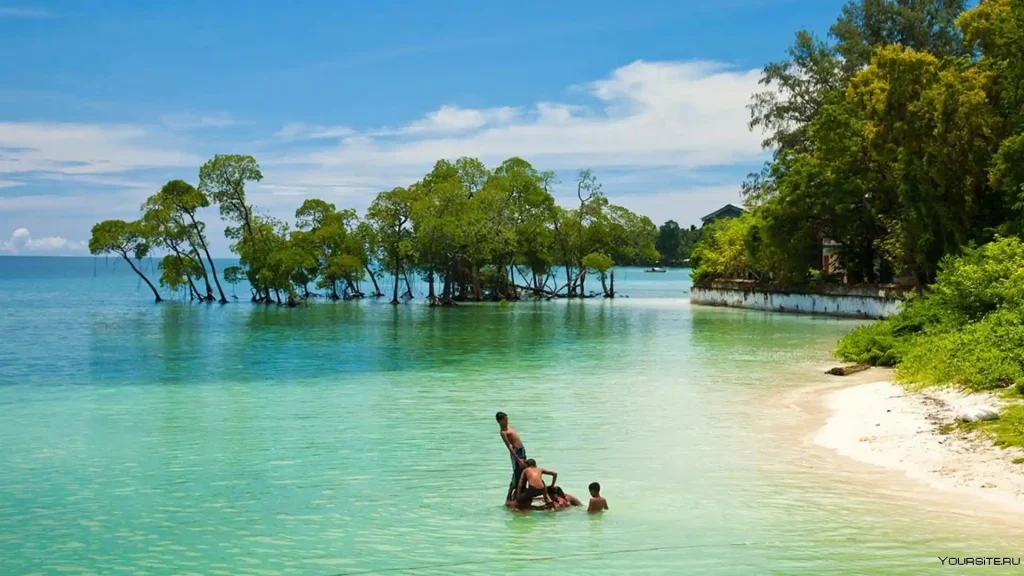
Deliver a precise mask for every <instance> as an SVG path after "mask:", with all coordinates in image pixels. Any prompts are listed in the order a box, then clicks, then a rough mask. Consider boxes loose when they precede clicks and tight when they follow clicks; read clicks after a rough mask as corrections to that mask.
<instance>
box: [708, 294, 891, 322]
mask: <svg viewBox="0 0 1024 576" xmlns="http://www.w3.org/2000/svg"><path fill="white" fill-rule="evenodd" d="M690 302H691V303H692V304H700V305H704V306H726V307H729V308H749V309H752V310H765V311H768V312H792V313H797V314H820V315H823V316H842V317H848V318H885V317H887V316H890V315H892V314H895V313H896V312H897V311H899V309H900V304H902V301H900V300H898V299H895V298H878V297H872V296H853V295H830V294H787V293H782V292H758V291H753V290H727V289H721V288H697V287H694V288H692V289H691V290H690Z"/></svg>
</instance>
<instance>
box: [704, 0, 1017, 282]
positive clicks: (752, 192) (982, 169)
mask: <svg viewBox="0 0 1024 576" xmlns="http://www.w3.org/2000/svg"><path fill="white" fill-rule="evenodd" d="M967 4H968V2H967V1H966V0H855V1H852V2H849V3H848V4H847V5H846V6H845V7H844V8H843V9H842V13H841V14H840V16H839V18H838V20H837V21H836V22H835V24H834V25H833V26H832V27H831V29H830V32H829V34H828V37H827V38H824V39H822V38H817V37H815V36H814V35H813V34H811V33H808V32H806V31H801V32H799V33H798V34H797V36H796V42H795V43H794V44H793V45H792V47H791V48H790V49H789V58H788V59H787V60H785V61H782V62H776V63H771V64H769V65H767V66H766V67H765V69H764V74H763V76H762V79H761V84H762V85H763V86H765V91H764V92H761V93H758V94H755V95H754V96H753V100H752V104H751V107H750V108H751V112H752V120H751V126H752V128H755V129H759V130H764V131H765V134H766V139H765V141H764V145H765V146H766V147H767V148H770V149H772V151H773V157H772V160H771V161H770V162H768V163H767V164H766V165H765V167H764V169H763V170H762V171H761V172H760V173H757V174H753V175H751V177H750V178H749V179H748V180H747V182H746V183H745V185H744V189H743V192H744V194H745V199H746V200H745V201H746V205H747V208H748V209H749V210H750V212H749V214H747V215H745V216H743V217H741V218H738V219H734V220H729V221H723V222H719V223H716V224H715V225H714V226H713V227H712V231H710V232H708V233H706V234H705V239H704V241H703V242H702V243H701V244H700V245H699V246H698V248H697V249H696V250H695V254H694V256H695V258H694V262H695V263H696V264H697V268H696V270H695V280H696V281H697V282H707V281H709V280H712V279H714V278H722V277H732V278H736V277H750V278H753V279H756V280H764V281H767V280H771V281H775V282H779V283H784V284H801V283H807V282H812V281H814V280H816V279H820V278H822V277H823V276H822V272H826V273H827V272H828V270H824V271H823V270H822V268H823V266H822V250H821V247H822V243H823V241H826V240H831V241H832V243H834V244H836V245H839V248H838V258H839V263H840V268H841V269H842V270H843V272H844V274H845V275H846V279H847V281H849V282H866V283H873V282H888V281H892V280H893V279H894V278H895V279H900V280H905V281H907V282H909V283H912V284H916V285H917V286H924V285H927V284H929V283H932V282H934V281H935V278H936V272H937V270H938V269H939V263H940V262H941V261H942V259H943V257H945V256H946V255H949V254H956V253H959V251H960V250H961V249H962V247H965V246H968V245H971V244H976V245H977V244H984V243H986V242H989V241H992V240H993V239H995V238H996V237H998V236H1004V237H1006V236H1011V235H1018V234H1020V232H1021V230H1022V227H1024V218H1022V216H1024V211H1022V207H1024V2H1021V1H1020V0H983V1H982V2H980V3H978V4H977V5H976V6H974V7H973V8H971V9H969V10H968V9H966V8H967ZM972 4H973V3H972Z"/></svg>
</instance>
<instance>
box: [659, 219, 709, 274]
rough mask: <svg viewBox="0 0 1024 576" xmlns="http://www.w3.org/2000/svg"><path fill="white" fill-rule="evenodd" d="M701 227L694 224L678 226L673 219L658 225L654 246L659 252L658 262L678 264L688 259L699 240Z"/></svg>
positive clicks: (671, 264)
mask: <svg viewBox="0 0 1024 576" xmlns="http://www.w3.org/2000/svg"><path fill="white" fill-rule="evenodd" d="M702 233H703V232H702V229H701V228H697V227H696V226H690V227H689V228H680V227H679V224H678V223H677V222H676V221H675V220H669V221H667V222H665V223H664V224H662V225H661V226H659V227H658V240H657V241H656V242H655V244H654V247H655V248H657V249H658V253H659V254H661V260H660V261H659V263H660V264H664V265H670V266H679V265H682V264H684V262H685V261H686V260H689V259H690V257H691V256H692V253H693V247H694V245H696V244H697V241H698V240H700V237H701V234H702Z"/></svg>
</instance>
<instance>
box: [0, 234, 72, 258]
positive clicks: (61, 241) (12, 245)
mask: <svg viewBox="0 0 1024 576" xmlns="http://www.w3.org/2000/svg"><path fill="white" fill-rule="evenodd" d="M88 249H89V248H88V245H87V244H86V243H85V242H75V241H72V240H68V239H67V238H63V237H61V236H47V237H45V238H33V237H32V234H31V233H30V232H29V231H28V228H18V229H17V230H15V231H14V232H13V233H12V234H11V237H10V239H9V240H5V241H3V242H0V253H6V254H50V255H63V254H80V253H82V252H85V251H87V250H88Z"/></svg>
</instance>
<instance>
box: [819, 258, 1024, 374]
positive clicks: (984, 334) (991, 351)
mask: <svg viewBox="0 0 1024 576" xmlns="http://www.w3.org/2000/svg"><path fill="white" fill-rule="evenodd" d="M936 280H937V281H936V283H935V284H934V285H933V286H931V287H929V288H928V290H926V291H925V293H924V294H922V295H919V296H915V297H912V298H910V299H909V300H908V301H907V302H906V304H905V305H904V308H903V310H902V311H901V312H900V313H899V314H896V315H894V316H892V317H890V318H888V319H886V320H883V321H880V322H876V323H874V324H871V325H868V326H864V327H861V328H859V329H857V330H855V331H853V332H852V333H850V334H848V335H847V336H846V337H844V338H843V339H842V340H840V342H839V345H838V348H837V351H836V353H837V355H838V356H839V357H840V358H843V359H844V360H848V361H854V362H863V363H867V364H871V365H875V366H896V374H897V377H898V378H899V379H900V380H902V381H905V382H912V383H918V384H921V385H926V386H928V385H948V384H959V385H963V386H965V387H967V388H970V389H972V390H990V389H995V388H1006V387H1009V386H1014V385H1016V386H1017V387H1018V390H1020V391H1024V244H1022V243H1021V241H1020V239H1018V238H997V239H996V240H995V241H993V242H991V243H989V244H986V245H984V246H981V247H980V248H976V247H968V248H966V249H964V251H963V252H962V253H961V254H960V255H958V256H948V257H946V258H945V259H944V260H943V261H942V263H941V265H940V270H939V273H938V275H937V278H936Z"/></svg>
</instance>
